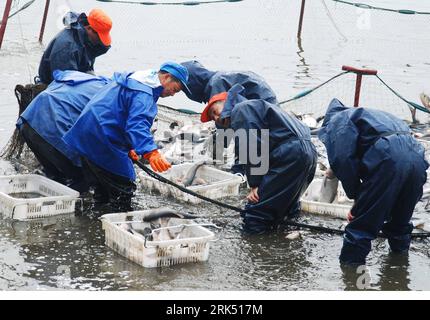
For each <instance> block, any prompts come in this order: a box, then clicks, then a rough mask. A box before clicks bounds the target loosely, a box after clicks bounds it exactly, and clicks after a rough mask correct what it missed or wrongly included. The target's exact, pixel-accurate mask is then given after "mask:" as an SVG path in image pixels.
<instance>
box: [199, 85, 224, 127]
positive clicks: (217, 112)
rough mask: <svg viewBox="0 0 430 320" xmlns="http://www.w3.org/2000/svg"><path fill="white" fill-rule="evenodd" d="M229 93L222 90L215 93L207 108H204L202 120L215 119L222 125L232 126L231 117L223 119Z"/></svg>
mask: <svg viewBox="0 0 430 320" xmlns="http://www.w3.org/2000/svg"><path fill="white" fill-rule="evenodd" d="M227 96H228V93H227V92H222V93H218V94H216V95H214V96H213V97H212V98H211V99H210V100H209V103H208V105H207V106H206V108H205V109H204V110H203V112H202V115H201V117H200V120H201V121H202V122H209V121H215V123H216V124H217V125H219V126H221V127H224V128H228V127H229V126H230V117H227V118H224V119H221V113H222V111H223V110H224V104H225V101H226V100H227Z"/></svg>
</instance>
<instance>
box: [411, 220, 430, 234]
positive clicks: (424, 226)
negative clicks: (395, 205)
mask: <svg viewBox="0 0 430 320" xmlns="http://www.w3.org/2000/svg"><path fill="white" fill-rule="evenodd" d="M412 224H413V226H414V228H415V229H420V230H423V231H426V232H430V226H429V225H428V223H427V222H425V221H422V220H419V221H412Z"/></svg>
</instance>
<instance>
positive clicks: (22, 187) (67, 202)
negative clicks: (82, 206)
mask: <svg viewBox="0 0 430 320" xmlns="http://www.w3.org/2000/svg"><path fill="white" fill-rule="evenodd" d="M16 193H38V194H40V195H42V197H39V198H32V199H25V198H17V197H14V196H11V194H16ZM78 198H79V192H77V191H75V190H72V189H70V188H68V187H66V186H64V185H62V184H60V183H58V182H55V181H52V180H50V179H48V178H45V177H43V176H39V175H35V174H29V175H14V176H3V177H0V212H1V213H3V216H4V217H5V218H11V219H14V220H28V219H37V218H44V217H50V216H54V215H60V214H68V213H73V212H74V211H75V205H76V201H77V200H78Z"/></svg>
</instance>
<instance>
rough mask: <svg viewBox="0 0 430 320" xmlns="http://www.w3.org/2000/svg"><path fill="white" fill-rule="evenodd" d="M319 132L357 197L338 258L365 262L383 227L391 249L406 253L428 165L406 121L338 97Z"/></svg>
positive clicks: (346, 184) (347, 189) (337, 172)
mask: <svg viewBox="0 0 430 320" xmlns="http://www.w3.org/2000/svg"><path fill="white" fill-rule="evenodd" d="M318 136H319V138H320V139H321V141H322V142H323V143H324V144H325V146H326V148H327V155H328V160H329V162H330V166H331V170H333V172H334V174H335V175H336V176H337V177H338V178H339V180H340V181H341V182H342V186H343V188H344V189H345V192H346V194H347V196H348V198H350V199H354V200H355V203H354V205H353V207H352V209H351V212H350V214H349V220H350V222H349V224H348V226H347V227H346V229H345V236H344V240H343V247H342V251H341V254H340V262H341V263H342V264H346V265H364V264H365V262H366V257H367V255H368V253H369V252H370V250H371V240H373V239H375V238H376V237H377V236H378V233H379V232H380V231H381V230H382V233H383V234H384V235H385V236H386V237H387V238H388V243H389V245H390V248H391V250H392V251H393V252H400V253H402V252H407V251H408V249H409V245H410V242H411V232H412V229H413V226H412V224H411V217H412V213H413V211H414V207H415V205H416V203H417V202H418V201H419V200H420V198H421V196H422V194H423V185H424V184H425V182H426V180H427V174H426V169H427V168H428V166H429V165H428V163H427V161H426V160H425V158H424V148H423V147H422V146H421V144H420V143H419V142H418V141H416V140H415V139H414V138H413V137H412V135H411V132H410V130H409V128H408V126H407V125H406V124H405V123H404V122H403V121H401V120H400V119H398V118H396V117H395V116H393V115H391V114H389V113H387V112H383V111H380V110H374V109H368V108H348V107H345V106H344V105H343V104H342V103H341V102H340V101H339V100H337V99H334V100H333V101H332V102H331V103H330V105H329V107H328V110H327V113H326V115H325V119H324V122H323V126H322V129H321V130H320V132H319V134H318Z"/></svg>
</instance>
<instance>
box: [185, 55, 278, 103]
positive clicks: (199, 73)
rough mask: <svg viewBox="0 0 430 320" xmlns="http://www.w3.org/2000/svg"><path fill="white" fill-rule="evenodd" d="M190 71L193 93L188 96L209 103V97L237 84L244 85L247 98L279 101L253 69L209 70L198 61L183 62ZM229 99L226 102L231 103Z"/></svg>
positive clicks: (190, 84) (244, 94) (189, 83)
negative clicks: (237, 70)
mask: <svg viewBox="0 0 430 320" xmlns="http://www.w3.org/2000/svg"><path fill="white" fill-rule="evenodd" d="M181 64H182V65H183V66H184V67H186V68H187V70H188V73H189V75H190V76H189V79H188V87H189V88H190V91H191V95H189V94H187V96H188V98H189V99H191V100H193V101H196V102H199V103H202V102H204V103H207V102H208V101H209V99H210V98H211V97H212V96H214V95H216V94H218V93H221V92H226V91H229V90H230V89H231V88H232V87H233V86H234V85H235V84H240V85H242V86H243V87H244V92H243V93H242V95H243V96H244V97H245V98H246V99H262V100H265V101H267V102H270V103H274V104H276V103H278V101H277V99H276V94H275V93H274V92H273V90H272V88H270V86H269V85H268V84H267V82H266V81H265V80H264V79H263V78H262V77H261V76H259V75H258V74H256V73H254V72H251V71H239V72H221V71H216V72H214V71H209V70H207V69H206V68H205V67H204V66H203V65H202V64H201V63H200V62H198V61H195V60H193V61H187V62H183V63H181ZM230 103H231V102H230V101H229V100H227V101H226V104H227V105H228V104H230Z"/></svg>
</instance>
